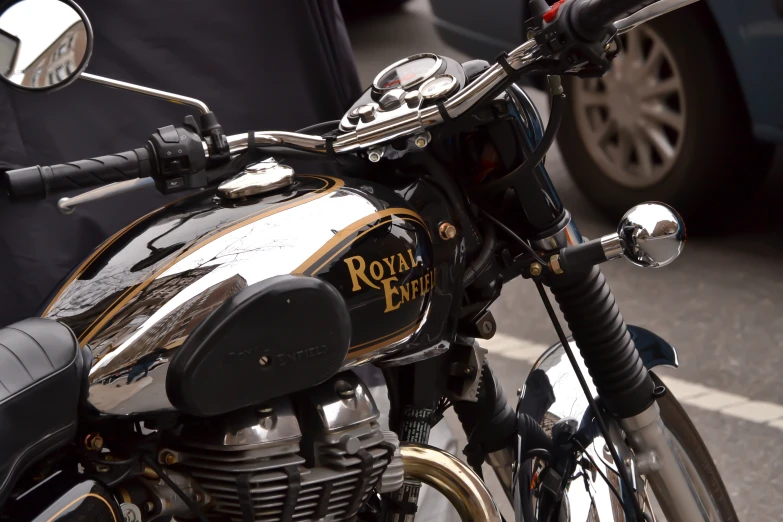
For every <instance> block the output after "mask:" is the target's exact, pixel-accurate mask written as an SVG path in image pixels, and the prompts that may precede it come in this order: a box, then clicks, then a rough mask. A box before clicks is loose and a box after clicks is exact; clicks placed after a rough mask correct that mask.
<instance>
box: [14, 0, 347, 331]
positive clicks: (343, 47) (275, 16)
mask: <svg viewBox="0 0 783 522" xmlns="http://www.w3.org/2000/svg"><path fill="white" fill-rule="evenodd" d="M78 3H79V5H81V7H82V8H83V9H84V11H85V12H86V14H87V16H88V17H89V18H90V21H91V22H92V25H93V30H94V32H95V44H94V54H93V57H92V59H91V61H90V64H89V66H88V67H87V71H88V72H90V73H93V74H98V75H102V76H108V77H111V78H115V79H118V80H124V81H128V82H132V83H137V84H141V85H145V86H149V87H154V88H157V89H161V90H166V91H171V92H175V93H179V94H183V95H186V96H191V97H194V98H198V99H200V100H202V101H204V102H205V103H206V104H207V105H208V106H209V108H210V109H211V110H212V111H213V112H215V114H216V115H217V116H218V119H219V121H220V122H221V124H222V125H223V127H224V129H225V131H226V132H227V133H228V134H234V133H239V132H243V131H247V130H250V129H254V130H264V129H269V130H296V129H299V128H302V127H305V126H308V125H310V124H313V123H317V122H320V121H327V120H333V119H337V118H339V117H340V116H341V115H342V113H343V111H344V110H345V109H346V108H348V107H349V106H350V105H351V103H353V101H354V100H355V99H356V98H357V97H358V95H359V94H360V86H359V80H358V75H357V72H356V68H355V65H354V63H353V55H352V51H351V47H350V42H349V40H348V36H347V33H346V31H345V26H344V23H343V21H342V17H341V15H340V12H339V8H338V7H337V4H336V0H263V1H260V0H255V1H251V0H227V1H223V2H207V1H205V0H187V1H186V0H166V1H163V2H151V1H148V0H123V1H107V0H79V1H78ZM189 113H195V110H190V109H187V108H185V107H181V106H177V105H173V104H167V103H166V102H164V101H161V100H156V99H152V98H148V97H145V96H141V95H138V94H133V93H130V92H124V91H118V90H114V89H109V88H107V87H104V86H101V85H96V84H93V83H90V82H86V81H77V82H75V83H74V84H72V85H71V86H69V87H67V88H65V89H63V90H60V91H56V92H53V93H41V94H35V93H26V92H16V91H11V90H10V89H9V88H7V87H6V86H5V85H0V170H3V169H4V168H9V167H11V168H13V167H15V166H27V165H35V164H41V165H46V164H53V163H62V162H65V161H69V160H76V159H82V158H87V157H91V156H99V155H104V154H109V153H112V152H119V151H124V150H128V149H133V148H136V147H140V146H143V144H144V143H145V141H146V139H147V136H149V135H150V134H151V133H152V132H154V130H155V129H156V128H158V127H162V126H165V125H170V124H175V125H176V124H179V123H180V122H181V121H182V118H183V117H184V116H185V115H186V114H189ZM66 195H73V194H66ZM59 197H62V195H58V196H56V197H51V198H49V200H45V201H37V202H26V203H11V202H9V201H8V200H7V198H5V196H2V199H0V325H5V324H8V323H10V322H13V321H15V320H19V319H23V318H25V317H28V316H30V315H33V314H35V313H36V312H38V311H39V307H40V305H41V304H42V303H43V302H44V301H45V299H46V297H47V296H48V295H49V294H50V292H51V291H52V290H54V288H55V287H56V286H57V285H58V282H59V281H61V280H62V278H64V277H65V276H66V275H67V274H68V273H69V272H70V271H71V269H72V268H73V267H74V266H76V265H77V264H78V263H79V262H80V261H81V260H82V259H83V258H85V257H86V256H87V255H88V254H89V253H90V252H91V251H92V249H93V248H95V247H96V246H97V245H98V244H99V243H100V242H101V241H103V240H104V239H105V238H107V237H108V236H109V235H111V234H112V233H114V232H115V231H117V230H119V229H120V228H122V227H123V226H125V225H126V224H128V223H129V222H131V221H132V220H133V219H135V218H137V217H138V216H140V215H142V214H144V213H147V212H149V211H151V210H153V209H155V208H157V207H159V206H161V205H162V204H164V203H165V202H166V201H167V198H164V197H163V196H161V195H159V194H158V193H157V192H155V191H154V190H142V191H138V192H135V193H130V194H127V195H123V196H117V197H114V198H111V199H107V200H104V201H99V202H94V203H89V204H85V205H83V206H80V207H77V209H76V211H75V212H74V213H73V214H71V215H70V216H63V215H62V214H60V213H59V212H58V211H57V209H56V207H55V203H56V200H57V199H59ZM170 197H181V194H180V195H176V196H170Z"/></svg>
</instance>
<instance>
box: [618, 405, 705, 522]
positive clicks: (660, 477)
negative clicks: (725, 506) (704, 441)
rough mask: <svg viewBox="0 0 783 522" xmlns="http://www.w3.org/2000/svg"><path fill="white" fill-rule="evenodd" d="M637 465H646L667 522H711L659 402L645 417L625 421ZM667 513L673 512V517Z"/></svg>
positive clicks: (643, 414) (623, 426) (622, 421)
mask: <svg viewBox="0 0 783 522" xmlns="http://www.w3.org/2000/svg"><path fill="white" fill-rule="evenodd" d="M620 425H621V426H622V428H623V430H625V432H626V434H627V436H628V440H629V443H630V446H631V448H632V449H633V450H634V453H635V454H636V460H637V461H643V462H644V463H645V466H644V467H645V469H644V470H640V472H642V473H643V474H644V475H645V476H646V477H647V480H648V481H649V482H650V485H651V486H652V488H653V491H654V492H655V495H656V496H657V497H658V498H659V503H660V504H661V506H662V508H663V509H664V511H665V512H664V515H666V519H667V520H672V521H675V520H676V521H680V522H697V521H705V522H709V520H710V519H709V516H708V515H707V511H706V509H705V508H704V505H703V504H702V502H701V500H700V499H699V495H698V493H697V492H696V487H695V486H694V484H693V482H692V481H691V479H690V477H689V475H688V472H687V470H686V468H685V465H684V464H683V462H682V460H681V459H680V456H679V453H678V452H677V449H676V448H675V446H674V441H673V440H672V436H671V434H670V433H669V430H668V429H666V426H665V425H664V424H663V421H662V420H661V415H660V409H659V407H658V403H657V402H653V403H652V405H651V406H650V407H649V408H647V409H646V410H645V411H643V412H642V413H640V414H638V415H635V416H633V417H629V418H627V419H622V420H621V421H620ZM666 511H671V512H670V513H668V512H666Z"/></svg>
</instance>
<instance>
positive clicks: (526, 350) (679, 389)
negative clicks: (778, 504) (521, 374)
mask: <svg viewBox="0 0 783 522" xmlns="http://www.w3.org/2000/svg"><path fill="white" fill-rule="evenodd" d="M480 344H481V346H482V347H484V348H486V349H487V350H489V353H490V354H492V355H495V356H499V357H503V358H505V359H514V360H517V361H525V362H526V363H529V364H534V363H535V362H536V361H537V360H538V358H539V357H540V356H541V355H542V354H543V353H544V351H545V350H546V349H547V348H549V347H548V346H546V345H544V344H541V343H534V342H531V341H528V340H526V339H519V338H516V337H512V336H510V335H505V334H500V333H498V334H495V336H494V337H493V338H492V339H489V340H487V341H481V343H480ZM661 379H663V381H664V382H665V383H666V386H667V387H668V388H669V389H671V391H672V393H673V394H674V396H675V397H677V400H679V401H680V402H681V403H683V404H689V405H691V406H695V407H697V408H701V409H703V410H707V411H714V412H717V413H720V414H721V415H726V416H728V417H734V418H737V419H742V420H744V421H750V422H755V423H757V424H763V425H765V426H770V427H773V428H778V429H779V430H783V406H781V405H780V404H774V403H771V402H763V401H754V400H751V399H750V398H748V397H743V396H742V395H737V394H734V393H727V392H724V391H720V390H715V389H713V388H710V387H708V386H704V385H702V384H697V383H694V382H691V381H686V380H685V379H678V378H677V377H671V376H669V375H666V376H661Z"/></svg>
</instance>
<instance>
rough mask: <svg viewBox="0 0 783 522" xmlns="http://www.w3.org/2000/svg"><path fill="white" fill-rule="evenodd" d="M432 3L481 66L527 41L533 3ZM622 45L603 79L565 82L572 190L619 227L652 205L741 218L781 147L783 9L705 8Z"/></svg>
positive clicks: (755, 1)
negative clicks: (738, 213) (632, 211)
mask: <svg viewBox="0 0 783 522" xmlns="http://www.w3.org/2000/svg"><path fill="white" fill-rule="evenodd" d="M569 1H572V0H569ZM549 3H550V4H551V3H552V2H549ZM431 4H432V9H433V13H434V15H435V25H436V27H437V30H438V32H439V34H440V36H441V38H442V39H443V40H444V41H445V42H446V43H447V44H449V45H451V46H452V47H454V48H456V49H458V50H460V51H462V52H465V53H466V54H469V55H472V56H474V57H476V58H482V59H485V60H489V61H494V58H495V57H497V55H498V54H499V53H500V52H501V51H504V50H505V51H508V50H511V49H513V48H515V47H517V46H518V45H519V44H520V43H521V42H523V41H524V40H526V39H527V38H526V37H525V35H526V32H527V31H526V22H525V21H526V20H528V19H529V18H530V14H529V11H528V5H527V0H482V1H481V2H476V1H475V0H431ZM621 39H622V43H623V49H622V51H621V53H620V55H618V57H617V58H616V59H615V61H614V64H613V68H612V71H610V72H609V73H607V74H606V75H605V76H604V77H603V78H595V79H586V80H581V79H576V78H572V77H568V78H564V84H565V88H566V93H567V95H568V98H569V100H568V103H567V109H566V112H565V115H564V117H563V123H562V126H561V128H560V132H559V134H558V143H559V144H560V148H561V151H562V154H563V158H564V160H565V162H566V166H567V167H568V170H569V172H570V174H571V176H572V177H573V179H574V181H575V182H576V184H577V185H578V187H579V188H580V190H581V191H582V192H583V193H584V195H585V196H586V197H587V198H588V199H589V200H590V201H591V202H592V203H593V204H594V205H595V206H597V207H598V208H599V209H601V210H603V211H604V212H605V213H606V214H608V215H610V216H611V217H613V218H617V217H618V216H620V215H622V213H623V212H625V210H626V209H628V208H629V207H631V206H632V205H635V204H637V203H639V202H642V201H650V200H657V201H664V202H667V203H669V204H671V205H672V206H674V207H675V208H677V209H678V210H679V211H680V212H681V213H682V214H683V217H684V218H685V220H686V222H688V224H689V226H690V225H696V227H697V228H699V229H704V228H705V227H706V225H710V224H714V223H715V222H716V221H718V220H719V219H720V218H721V217H723V216H727V217H730V216H733V215H734V212H733V210H732V209H733V208H735V207H736V205H737V203H738V202H741V201H742V199H743V198H745V197H746V196H749V195H750V194H751V193H752V192H753V190H754V189H756V188H758V187H759V186H760V185H761V183H762V181H763V180H764V177H765V176H766V174H767V173H768V171H769V167H770V164H771V162H772V157H773V155H774V150H775V147H774V144H776V143H783V0H711V1H707V0H702V1H700V2H696V3H694V4H691V5H689V6H687V7H685V8H682V9H679V10H677V11H674V12H673V13H669V14H667V15H666V16H662V17H659V18H656V19H655V20H652V21H651V22H649V23H647V24H645V25H643V26H640V27H638V28H636V29H634V30H633V31H631V32H629V33H627V34H626V35H623V36H622V37H621ZM539 81H540V80H539Z"/></svg>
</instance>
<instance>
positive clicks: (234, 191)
mask: <svg viewBox="0 0 783 522" xmlns="http://www.w3.org/2000/svg"><path fill="white" fill-rule="evenodd" d="M293 182H294V169H292V168H291V167H289V166H288V165H281V164H279V163H278V162H277V161H275V160H274V159H273V158H269V159H267V160H264V161H260V162H258V163H252V164H250V165H248V166H247V167H245V168H244V170H243V171H242V172H240V173H239V174H237V175H236V176H234V177H233V178H231V179H228V180H226V181H224V182H223V183H221V184H220V186H218V194H220V196H222V197H224V198H227V199H239V198H244V197H247V196H253V195H255V194H263V193H264V192H271V191H273V190H277V189H279V188H283V187H287V186H289V185H291V184H292V183H293Z"/></svg>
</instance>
